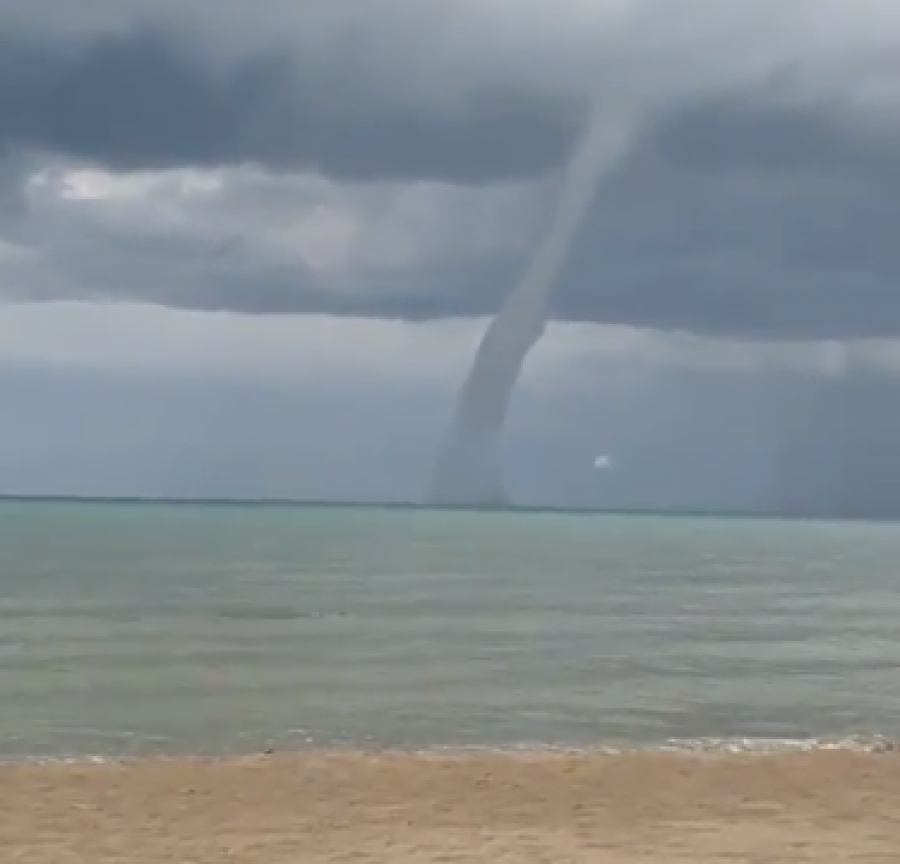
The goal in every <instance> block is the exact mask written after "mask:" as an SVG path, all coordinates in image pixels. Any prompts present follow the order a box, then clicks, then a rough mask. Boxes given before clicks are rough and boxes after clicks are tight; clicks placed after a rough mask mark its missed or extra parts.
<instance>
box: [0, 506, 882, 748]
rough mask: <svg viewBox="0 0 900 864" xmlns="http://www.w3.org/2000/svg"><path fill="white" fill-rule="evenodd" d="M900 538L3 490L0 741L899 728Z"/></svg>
mask: <svg viewBox="0 0 900 864" xmlns="http://www.w3.org/2000/svg"><path fill="white" fill-rule="evenodd" d="M898 568H900V526H896V525H889V524H884V525H868V524H855V523H826V522H809V523H803V522H775V521H762V520H742V519H720V520H715V519H700V518H665V517H641V516H612V515H599V514H598V515H589V514H583V515H578V514H564V513H516V512H510V513H494V514H487V513H466V512H441V511H428V510H412V509H410V510H389V509H387V510H379V509H375V508H318V509H317V508H311V507H300V506H298V507H277V506H271V507H267V506H260V505H255V506H214V505H205V506H204V505H196V506H193V505H192V506H177V505H152V504H100V503H84V504H79V503H49V502H34V503H15V502H5V503H3V502H0V757H3V758H19V757H31V756H62V755H75V754H88V753H94V754H109V755H119V754H122V753H134V752H185V751H215V752H223V751H225V752H232V751H245V750H255V749H258V748H260V747H265V746H275V747H297V746H322V745H334V744H338V745H354V746H355V745H365V746H386V747H402V748H430V747H515V746H522V745H565V746H579V747H580V746H598V745H606V744H637V745H644V744H648V745H653V744H657V743H660V742H663V741H665V740H666V739H673V738H675V739H684V740H693V739H699V738H709V737H713V738H734V737H752V738H777V739H808V738H811V737H815V736H829V735H844V734H849V733H859V734H862V733H880V734H885V735H887V736H892V737H893V736H895V735H896V733H897V732H898V729H900V686H898V682H900V674H898V671H900V670H898V666H900V627H898V620H900V619H898V613H900V591H898Z"/></svg>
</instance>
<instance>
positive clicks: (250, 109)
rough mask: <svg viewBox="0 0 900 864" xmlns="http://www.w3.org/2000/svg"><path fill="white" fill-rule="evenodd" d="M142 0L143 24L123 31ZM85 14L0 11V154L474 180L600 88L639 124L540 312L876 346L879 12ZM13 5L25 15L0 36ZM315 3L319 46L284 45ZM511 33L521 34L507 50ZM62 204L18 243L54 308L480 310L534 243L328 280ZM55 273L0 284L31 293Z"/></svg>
mask: <svg viewBox="0 0 900 864" xmlns="http://www.w3.org/2000/svg"><path fill="white" fill-rule="evenodd" d="M419 2H420V3H424V2H425V0H419ZM151 5H152V8H153V9H158V14H155V17H153V18H152V20H153V21H155V22H156V23H155V24H154V25H153V26H149V25H147V24H146V23H141V22H146V21H148V20H151V18H149V17H148V15H149V14H150V12H149V11H148V10H151ZM589 5H590V4H587V5H585V8H586V9H587V8H588V6H589ZM614 7H622V8H625V7H627V8H629V9H633V10H636V11H635V12H634V21H633V24H634V26H631V27H626V28H624V29H623V30H622V31H621V32H622V34H623V35H622V38H621V39H612V40H607V41H606V43H603V39H602V36H603V33H604V28H603V26H601V24H602V21H605V20H607V19H605V18H603V16H602V15H600V13H599V12H597V11H596V10H601V9H606V10H607V12H605V13H604V14H605V15H612V13H609V12H608V10H610V9H613V10H614ZM751 7H752V8H751ZM100 8H101V7H100V6H99V5H98V6H97V7H95V9H96V10H99V9H100ZM113 8H115V9H116V10H117V11H116V14H117V15H119V16H120V19H115V20H116V26H112V24H110V22H109V21H106V22H105V23H103V22H101V23H97V22H96V21H95V22H93V23H92V24H91V26H87V25H85V26H83V27H81V29H79V28H78V27H76V26H75V25H74V24H73V23H72V22H69V24H68V25H67V27H68V29H66V28H62V29H59V31H58V32H57V31H54V30H53V29H52V28H50V27H49V25H47V23H46V21H49V20H51V19H52V18H53V15H52V14H49V12H48V10H50V12H52V9H51V7H50V6H48V5H41V4H40V3H38V2H37V0H34V2H33V3H31V4H25V3H17V2H16V0H8V2H6V3H4V2H2V0H0V32H3V33H4V36H3V38H2V42H0V153H2V150H3V148H6V149H9V150H11V151H13V152H25V153H28V152H44V151H49V152H51V153H55V154H62V155H64V156H68V157H71V158H75V159H82V160H87V161H89V162H94V163H97V164H100V165H102V166H105V167H106V168H109V169H114V170H120V171H131V170H135V169H165V168H173V167H204V168H213V169H214V168H218V167H221V166H226V165H234V164H236V163H244V162H248V161H249V162H253V163H257V164H259V165H261V166H262V167H263V168H264V169H266V170H279V171H280V170H283V171H291V170H296V169H310V168H311V169H314V170H318V171H321V172H323V173H325V174H327V175H330V176H331V177H336V178H339V179H341V180H346V179H351V178H352V179H355V180H363V181H374V180H383V179H385V178H398V179H422V178H432V179H435V178H437V179H443V180H449V181H451V182H459V183H467V184H485V183H488V182H489V181H497V180H501V179H504V178H510V177H531V176H535V175H538V174H542V173H545V172H547V171H548V170H550V169H554V168H558V167H559V166H560V165H561V163H562V162H563V160H564V159H565V158H566V154H567V153H568V152H570V150H571V148H572V146H573V143H574V140H575V137H576V134H577V122H576V121H577V120H578V118H579V117H582V118H583V116H584V111H585V107H586V102H587V97H588V95H590V94H593V95H596V94H595V93H594V91H595V90H602V91H604V93H605V94H606V95H607V96H608V95H609V94H610V93H619V92H620V91H621V93H622V94H623V95H622V99H623V100H624V101H626V102H627V101H629V100H631V101H632V102H634V103H635V105H636V106H638V107H640V106H643V107H644V108H646V110H645V111H644V112H643V114H642V115H641V120H642V123H643V125H641V126H640V127H639V128H640V131H639V134H638V140H637V141H636V142H635V146H634V147H633V148H632V151H631V153H630V155H629V157H628V159H627V160H626V161H625V162H624V163H623V164H621V165H619V166H618V167H617V169H616V170H615V171H614V172H613V174H612V175H611V176H609V177H607V178H606V180H605V181H604V183H603V185H602V188H601V189H600V191H599V194H598V197H597V201H596V204H595V206H594V208H593V210H592V212H591V213H590V214H589V217H588V219H587V220H586V223H585V225H584V226H583V229H582V231H581V232H580V234H579V237H578V241H577V243H576V246H575V249H574V250H573V252H572V255H571V257H570V260H569V261H568V262H567V265H566V268H565V272H564V273H563V274H562V277H561V279H560V284H559V289H558V291H557V292H556V294H555V298H554V301H553V309H552V316H553V317H554V318H557V319H563V320H576V321H596V322H604V323H621V324H627V325H631V326H639V327H651V328H659V329H665V330H687V331H692V332H697V333H704V334H716V335H740V336H747V337H753V338H765V339H768V338H772V339H774V338H782V337H785V338H809V339H819V338H832V337H834V338H852V337H857V336H860V337H862V336H866V337H875V336H878V337H889V336H898V335H900V298H898V290H897V284H898V281H900V246H898V244H897V243H896V240H895V236H894V235H895V233H896V228H895V226H896V225H898V224H900V196H898V195H897V194H896V190H897V189H898V188H900V155H898V154H900V122H898V118H897V116H895V115H894V114H892V113H891V112H895V113H896V110H897V102H896V98H893V97H891V98H883V97H884V94H885V93H887V94H888V96H889V97H890V94H891V93H892V92H893V90H892V87H891V85H892V82H893V81H894V80H896V75H894V76H893V77H892V70H897V71H900V69H898V66H897V60H896V58H897V57H900V50H898V51H894V52H892V51H891V50H888V49H891V48H893V47H894V45H893V43H894V42H896V40H897V37H896V36H893V35H891V34H892V33H893V32H900V30H895V31H891V30H890V28H889V27H887V24H889V23H896V21H897V16H896V13H891V12H890V10H889V9H888V8H887V6H885V5H883V4H880V5H879V4H876V3H868V4H865V3H863V4H859V5H858V7H857V6H854V9H857V8H858V9H859V11H858V12H850V11H848V10H849V8H850V7H849V6H846V7H845V6H842V5H841V4H839V3H832V2H826V0H819V2H817V3H805V2H800V0H795V2H793V3H790V4H787V3H778V4H775V3H765V2H763V0H758V2H756V3H754V4H747V3H743V2H741V3H726V0H721V2H719V3H717V4H715V9H713V7H712V6H711V5H709V4H703V3H694V2H690V0H684V2H683V6H681V7H679V8H680V9H682V10H683V12H679V13H677V15H675V16H674V18H673V13H672V11H671V10H672V8H673V7H672V5H671V3H670V2H656V3H654V2H649V0H648V2H644V3H630V4H629V3H603V2H601V0H598V2H596V3H595V4H593V6H592V7H591V9H593V10H594V12H596V15H597V16H599V17H597V18H596V20H593V19H590V17H589V16H588V17H586V18H585V19H584V23H585V24H588V23H590V24H591V25H592V26H593V25H597V26H596V27H595V28H594V29H591V27H583V28H582V29H584V30H585V31H588V30H590V32H591V35H590V38H589V39H586V40H583V41H582V42H580V43H579V42H577V39H576V36H577V35H578V34H577V32H576V30H577V28H575V27H574V26H573V27H569V29H568V30H565V32H563V31H559V32H562V36H559V38H556V37H554V36H553V35H548V36H547V37H546V41H542V39H543V37H544V34H545V33H547V34H553V33H556V32H557V31H556V30H554V27H553V26H551V25H554V26H555V24H556V23H558V21H560V20H568V18H572V20H576V18H575V12H574V11H572V10H569V11H568V12H567V13H565V14H562V15H561V14H560V13H559V8H560V7H559V6H558V4H554V3H550V2H546V3H540V2H535V3H532V4H529V7H528V10H527V12H523V13H522V14H521V15H519V16H518V17H515V18H510V19H505V18H503V17H502V15H501V14H500V12H498V10H500V9H501V8H502V9H506V8H507V7H506V6H502V7H501V5H500V4H494V5H491V4H487V3H485V4H477V6H476V4H468V3H463V2H462V0H460V2H459V3H457V4H455V5H453V6H452V9H454V10H462V11H460V12H459V16H460V17H459V19H458V20H456V19H454V22H455V24H457V25H460V22H461V23H462V25H464V26H462V27H461V28H458V29H457V31H453V30H452V28H450V29H449V30H448V32H450V33H451V34H452V33H453V32H456V34H457V39H456V42H453V41H452V39H451V38H450V37H448V39H447V40H446V44H445V41H442V39H441V38H438V36H436V35H435V33H438V32H439V30H440V28H439V26H438V25H434V26H431V25H429V26H426V25H424V24H422V23H421V22H422V21H423V20H424V18H422V17H421V16H420V17H415V16H414V15H413V13H414V11H415V9H416V8H421V7H417V6H416V4H414V3H406V2H401V0H392V2H388V0H382V2H379V3H377V4H376V3H374V0H373V2H372V3H367V4H365V5H364V6H363V5H362V4H361V5H360V6H359V7H355V6H354V7H353V8H352V9H351V7H350V6H343V5H340V4H337V2H336V0H333V2H331V3H329V4H325V3H321V4H316V3H309V4H307V5H304V6H303V8H302V10H300V8H299V7H296V6H291V7H290V8H289V7H288V5H284V4H274V5H273V6H272V10H273V11H272V15H273V16H274V17H275V18H278V16H287V17H284V19H283V20H284V21H285V22H286V26H285V27H284V28H274V30H273V32H277V31H278V30H279V29H283V30H284V32H283V34H281V35H277V36H272V34H271V33H269V35H268V36H266V37H265V38H258V39H256V40H255V41H254V40H253V39H250V38H249V37H248V39H247V40H245V42H243V43H241V44H240V46H239V48H236V47H235V44H236V42H235V40H236V39H237V35H236V34H240V33H241V31H242V29H245V28H250V23H249V22H250V21H251V19H250V18H249V17H247V16H248V13H249V10H250V8H251V7H250V4H249V3H243V2H238V0H220V2H217V3H213V2H211V0H184V2H183V3H181V4H167V3H164V2H162V0H160V2H159V3H156V4H145V3H142V2H139V0H127V2H126V0H122V2H121V3H118V4H115V6H114V7H113V5H112V4H111V5H109V6H103V9H104V10H106V12H104V13H103V14H107V15H113V13H112V12H110V11H109V10H110V9H113ZM10 9H12V10H13V13H12V14H13V17H12V18H9V17H8V16H9V10H10ZM32 9H33V10H36V11H34V12H27V10H32ZM180 9H183V10H186V11H184V12H183V13H182V12H180V11H178V10H180ZM450 9H451V6H450V5H449V4H443V5H441V4H438V3H435V4H430V5H429V6H428V10H426V11H431V12H435V13H436V12H437V10H443V11H442V14H443V15H450V13H449V12H447V10H450ZM42 10H43V11H42ZM335 10H336V11H335ZM348 10H350V11H348ZM473 10H475V11H473ZM485 10H487V11H485ZM715 10H719V11H718V12H716V11H715ZM488 11H490V12H491V14H488ZM594 12H592V14H594ZM26 13H27V14H26ZM144 13H146V14H144ZM869 13H871V14H869ZM54 14H56V13H54ZM90 14H91V15H97V16H99V18H102V17H103V15H101V14H100V12H98V11H92V12H91V13H90ZM453 14H454V15H455V14H456V13H455V12H454V13H453ZM503 14H509V13H506V12H504V13H503ZM28 15H31V18H29V19H28V20H29V21H31V24H30V25H29V26H28V27H27V28H26V27H25V26H24V25H22V26H20V27H16V26H12V24H8V26H3V25H4V22H7V23H8V22H12V23H15V22H16V21H19V22H21V21H24V20H25V19H26V18H28ZM329 15H331V16H333V17H332V18H329V19H328V21H327V22H326V24H327V26H324V25H322V26H324V29H322V31H321V32H322V34H324V35H323V37H322V40H320V42H321V46H324V47H321V46H320V47H319V48H316V45H315V41H316V40H315V39H313V38H312V37H311V36H308V38H306V40H305V41H304V39H303V38H301V37H302V36H303V33H304V32H306V31H309V33H313V34H314V35H315V34H317V33H318V32H319V31H317V30H316V29H315V28H316V27H317V26H320V25H321V20H320V19H322V18H323V16H324V17H326V18H327V17H328V16H329ZM422 15H423V16H424V15H425V11H423V12H422ZM491 15H495V16H498V15H499V16H500V17H493V18H492V17H491ZM4 16H6V17H4ZM179 16H181V17H179ZM242 16H243V17H242ZM879 16H880V18H879ZM256 17H257V18H258V17H259V16H258V15H256ZM614 17H615V16H614V15H613V18H614ZM45 19H46V20H45ZM220 19H221V23H222V26H221V28H218V29H217V22H219V21H220ZM732 19H733V20H732ZM112 20H113V19H112V18H111V19H110V21H112ZM281 20H282V19H281V18H278V21H279V22H280V21H281ZM609 20H612V18H610V19H609ZM35 21H38V22H39V23H40V22H43V23H40V26H38V24H36V23H35ZM160 22H164V23H160ZM198 22H202V26H199V25H198ZM288 22H290V26H287V23H288ZM336 22H337V23H336ZM454 22H451V23H454ZM598 22H600V23H598ZM734 22H737V23H738V24H740V25H741V26H739V27H738V26H736V24H735V23H734ZM442 23H443V24H447V22H446V21H442ZM812 23H815V24H816V28H815V32H814V33H812V34H811V32H810V30H809V25H811V24H812ZM101 24H102V26H101ZM188 24H191V26H188ZM882 24H883V25H884V26H881V25H882ZM181 25H183V26H181ZM194 25H197V26H194ZM214 25H216V26H214ZM351 25H352V26H351ZM500 25H502V26H500ZM675 25H678V26H675ZM682 25H684V26H683V27H682ZM751 25H752V26H751ZM256 26H257V25H256V24H253V27H256ZM517 28H521V29H522V33H525V34H526V36H523V38H522V40H521V41H520V43H516V45H517V46H518V47H516V46H513V48H511V47H510V42H513V43H514V42H515V41H516V40H515V39H512V40H510V35H509V34H510V33H511V32H512V30H516V32H517V33H518V29H517ZM679 28H681V29H679ZM744 28H748V29H747V31H746V32H747V33H748V34H749V35H747V36H746V37H745V36H744V35H743V33H744ZM251 29H252V28H251ZM595 31H596V32H595ZM460 33H462V38H460V37H459V34H460ZM347 34H349V36H348V35H347ZM307 35H308V34H307ZM326 36H327V38H326ZM813 36H814V37H815V38H813ZM526 37H527V38H526ZM554 39H556V41H554ZM238 41H239V40H238ZM207 43H209V44H207ZM219 43H221V45H220V44H219ZM233 43H234V44H233ZM447 44H450V46H451V47H450V48H447ZM598 45H600V46H601V47H600V48H598V47H597V46H598ZM847 46H849V47H847ZM207 48H209V50H206V49H207ZM526 48H527V49H528V50H525V49H526ZM601 48H602V49H603V50H601ZM532 49H534V50H532ZM442 52H444V53H443V54H442ZM444 54H446V55H447V56H444ZM450 55H452V56H450ZM598 55H603V56H602V57H600V59H599V60H598V59H597V56H598ZM607 55H608V56H607ZM448 56H449V57H450V59H448ZM607 61H608V62H607ZM604 64H606V65H604ZM603 70H606V72H605V73H604V72H603ZM445 73H446V74H445ZM576 73H577V74H576ZM606 73H608V74H606ZM445 78H446V79H448V80H445ZM566 82H568V83H566ZM573 82H578V83H573ZM885 82H887V83H886V84H885ZM879 88H881V89H879ZM885 88H886V89H885ZM879 94H880V95H879ZM879 99H880V100H881V101H879ZM642 100H643V101H642ZM648 105H649V106H652V110H651V109H650V108H647V106H648ZM879 106H880V107H879ZM638 113H640V112H638ZM0 161H2V160H0ZM8 173H9V172H8ZM3 186H4V180H3V176H2V169H0V192H2V189H3ZM6 187H7V188H8V189H10V190H14V189H16V188H18V187H17V186H16V182H15V180H14V179H13V180H12V181H10V180H7V182H6ZM10 200H12V195H11V194H10ZM539 203H541V204H543V205H546V203H547V202H546V201H542V202H539ZM229 206H234V207H240V202H239V201H236V200H229ZM75 209H76V208H75V207H74V205H73V207H72V208H71V212H74V210H75ZM71 212H69V214H68V216H67V217H66V218H68V219H70V220H71V221H70V222H67V223H66V224H65V225H64V226H63V228H62V229H58V230H56V231H55V233H53V234H52V241H51V240H49V239H46V237H43V236H42V234H41V231H42V226H41V225H40V224H38V223H37V221H36V220H34V221H33V223H32V224H30V225H29V233H28V237H27V241H28V244H29V245H30V248H33V249H35V250H38V251H40V252H41V253H42V254H43V256H44V257H45V258H46V259H49V260H50V261H51V262H52V264H53V267H54V269H55V271H56V272H58V273H62V274H66V275H67V276H69V277H70V279H69V282H68V287H64V288H62V289H61V290H63V299H65V298H66V297H71V296H79V297H87V298H89V299H102V300H116V299H121V300H135V299H137V300H142V301H146V302H152V303H159V304H162V305H167V306H183V307H189V308H199V309H229V310H235V311H240V312H247V313H253V314H292V313H294V314H305V313H327V314H333V315H347V316H365V317H382V318H397V319H408V320H426V319H434V318H444V317H457V316H477V315H490V314H493V313H495V312H496V311H497V309H498V307H499V305H500V303H501V301H502V299H503V297H504V296H505V294H506V292H507V290H508V289H509V287H510V285H511V284H512V282H513V280H514V279H515V277H516V275H517V273H518V272H519V270H520V268H521V266H522V264H523V261H524V259H525V256H526V255H527V252H528V249H529V247H530V246H531V245H532V243H533V240H534V237H533V236H527V237H525V236H523V238H522V245H521V248H520V250H519V254H518V256H517V255H515V254H510V253H509V251H508V249H506V250H500V251H497V252H496V253H494V252H489V253H478V254H474V253H473V254H472V255H471V256H467V255H466V254H465V253H461V254H460V255H458V256H456V257H454V258H453V259H452V263H448V260H447V258H446V257H444V258H440V259H439V260H438V262H437V263H436V264H435V263H434V262H431V263H430V264H426V265H424V266H423V267H422V269H416V268H415V267H412V268H410V269H408V270H404V269H402V268H396V269H394V270H390V271H385V270H383V269H382V270H378V271H377V272H362V273H360V274H359V276H358V280H357V284H355V285H353V286H352V287H353V290H352V291H347V290H341V289H340V288H339V289H336V288H335V285H334V283H333V281H330V280H329V279H327V278H323V277H322V275H321V274H320V273H316V272H312V271H308V270H305V269H304V267H303V266H302V265H298V264H296V263H291V264H285V263H283V262H281V261H273V260H271V259H267V260H261V259H259V258H258V257H254V256H255V255H256V253H255V252H254V251H253V250H252V249H249V250H248V248H246V247H245V246H244V244H243V243H242V241H241V239H240V238H239V237H238V238H235V237H229V238H227V239H221V240H215V241H208V240H207V239H204V240H199V239H198V238H197V237H194V236H192V234H191V232H190V231H186V232H185V234H184V236H173V235H172V234H167V235H166V236H157V237H147V236H137V237H135V236H130V235H129V230H130V229H123V230H122V232H121V233H119V232H117V231H116V230H114V229H112V228H107V229H106V233H104V232H103V231H99V230H97V228H96V226H93V227H90V228H89V229H81V228H79V226H78V225H77V224H75V222H76V221H77V215H76V216H72V215H71ZM203 215H205V214H201V217H200V218H202V217H203ZM0 216H2V214H0ZM372 218H377V214H376V215H375V216H372ZM10 230H14V229H10ZM48 236H49V235H48ZM76 241H77V242H76ZM79 243H80V244H81V245H79ZM61 285H63V281H60V282H58V283H56V284H54V285H53V286H48V285H47V284H44V283H37V284H29V285H28V286H27V289H26V288H21V287H20V288H18V289H17V291H16V293H15V295H14V296H15V297H16V298H17V299H22V298H23V297H26V298H30V299H54V298H59V297H60V293H59V290H60V286H61ZM342 287H344V288H345V287H346V286H342ZM0 290H3V289H0ZM66 291H68V292H69V293H68V294H66V293H65V292H66Z"/></svg>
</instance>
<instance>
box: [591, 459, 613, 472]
mask: <svg viewBox="0 0 900 864" xmlns="http://www.w3.org/2000/svg"><path fill="white" fill-rule="evenodd" d="M611 465H612V459H610V458H609V456H598V457H597V458H596V459H595V460H594V467H595V468H598V469H600V468H609V467H610V466H611Z"/></svg>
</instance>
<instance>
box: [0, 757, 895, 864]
mask: <svg viewBox="0 0 900 864" xmlns="http://www.w3.org/2000/svg"><path fill="white" fill-rule="evenodd" d="M0 802H2V803H0V861H3V862H4V864H7V862H9V864H14V862H15V864H70V862H78V864H83V862H91V864H112V862H115V864H150V862H153V864H156V862H175V864H212V862H215V864H219V862H223V864H224V862H247V864H282V862H285V864H286V862H290V864H306V862H310V864H326V862H328V864H344V862H346V864H350V862H353V864H365V862H379V864H381V862H396V864H420V862H444V864H449V862H453V864H462V862H491V864H495V862H496V864H503V862H526V861H527V862H532V861H534V862H547V864H567V862H609V864H626V862H628V864H631V862H638V861H641V862H696V864H712V862H716V864H720V862H722V864H724V862H729V864H735V862H754V864H764V862H778V864H782V862H794V861H815V862H844V864H845V862H854V861H860V862H861V861H865V862H868V864H873V862H895V861H898V860H900V755H897V754H890V753H889V754H882V755H872V754H854V753H842V752H818V753H812V754H778V755H672V754H642V755H627V756H602V755H579V756H556V755H536V754H535V755H521V756H519V755H517V756H481V755H479V756H468V755H467V756H458V757H454V756H440V757H437V756H395V755H381V756H375V755H359V754H324V753H315V754H302V755H284V756H281V755H275V756H265V757H254V758H247V759H239V760H233V761H219V762H210V761H189V760H172V761H149V760H148V761H142V762H131V763H125V764H117V765H88V764H83V765H60V764H52V765H7V766H2V767H0Z"/></svg>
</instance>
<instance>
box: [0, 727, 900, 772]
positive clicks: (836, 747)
mask: <svg viewBox="0 0 900 864" xmlns="http://www.w3.org/2000/svg"><path fill="white" fill-rule="evenodd" d="M832 752H846V753H859V754H871V755H885V754H890V753H898V754H900V739H897V738H892V737H889V736H887V735H883V734H880V733H864V734H848V735H828V736H820V737H817V738H763V737H752V736H747V737H740V736H739V737H724V738H687V739H681V738H670V739H666V740H663V741H659V742H654V743H647V744H643V743H642V744H637V743H625V742H607V743H598V744H596V745H593V746H584V745H576V744H565V743H559V744H543V743H522V744H513V745H507V746H491V745H469V746H461V745H434V746H428V747H420V748H403V747H390V746H380V745H376V744H370V745H357V744H351V743H348V744H324V745H319V744H314V743H310V744H306V745H303V746H299V747H291V746H284V747H280V746H277V745H274V744H272V745H270V746H265V747H260V748H248V749H241V750H221V751H218V750H214V751H203V750H181V749H178V750H158V751H154V750H145V751H141V750H134V751H131V752H128V751H121V752H118V753H113V752H106V753H101V752H91V751H85V752H82V753H74V752H72V753H66V754H25V755H10V754H7V755H4V754H2V753H0V768H3V767H4V766H9V765H106V764H108V765H120V764H130V763H133V762H180V761H184V762H232V761H241V760H244V759H254V758H262V757H271V756H278V757H289V758H291V757H298V756H316V755H319V756H356V757H360V758H368V757H372V756H376V757H378V756H387V757H415V758H422V759H427V758H440V759H443V758H446V759H465V758H469V757H475V758H480V757H486V758H492V757H510V758H515V757H517V756H524V757H526V758H528V757H535V756H547V757H554V756H561V757H581V756H597V757H600V756H636V755H642V754H646V755H654V754H661V755H665V754H672V755H682V756H703V755H709V756H714V755H722V756H738V755H756V756H766V755H772V756H776V755H789V754H803V753H832Z"/></svg>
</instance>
